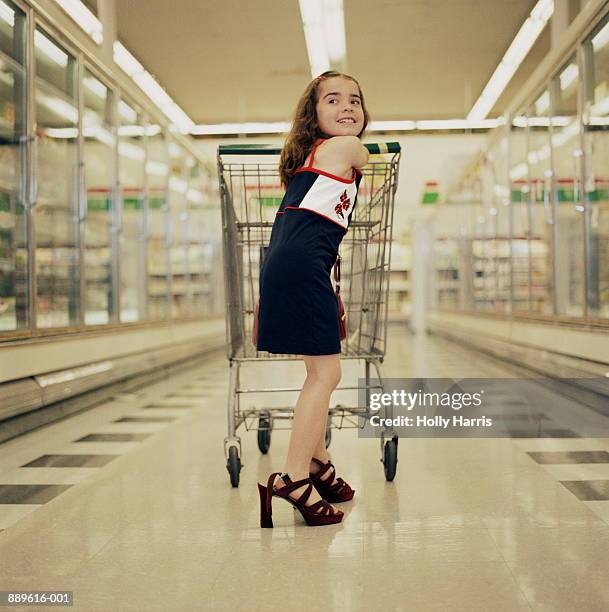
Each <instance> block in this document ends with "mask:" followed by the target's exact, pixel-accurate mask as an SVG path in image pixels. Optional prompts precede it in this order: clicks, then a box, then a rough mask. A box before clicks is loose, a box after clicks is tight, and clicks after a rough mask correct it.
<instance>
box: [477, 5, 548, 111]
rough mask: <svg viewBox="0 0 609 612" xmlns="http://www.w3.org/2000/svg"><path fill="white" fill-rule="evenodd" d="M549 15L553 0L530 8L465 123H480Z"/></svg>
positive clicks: (539, 32) (529, 48)
mask: <svg viewBox="0 0 609 612" xmlns="http://www.w3.org/2000/svg"><path fill="white" fill-rule="evenodd" d="M553 12H554V1H553V0H539V2H537V4H536V5H535V6H534V7H533V10H532V11H531V14H530V15H529V16H528V17H527V19H526V21H525V22H524V23H523V24H522V27H521V28H520V30H518V33H517V34H516V36H515V38H514V40H513V41H512V43H511V44H510V46H509V47H508V50H507V51H506V52H505V55H504V56H503V58H502V60H501V62H499V65H498V66H497V68H496V69H495V72H493V74H492V76H491V78H490V79H489V81H488V83H487V84H486V86H485V88H484V89H483V91H482V93H481V94H480V97H479V98H478V100H477V101H476V103H475V104H474V106H473V107H472V109H471V111H470V112H469V114H468V115H467V118H468V119H484V118H485V117H486V116H487V115H488V113H489V111H490V110H491V109H492V108H493V106H494V105H495V102H497V100H498V99H499V96H500V95H501V93H502V92H503V90H504V89H505V87H506V85H507V84H508V83H509V82H510V80H511V78H512V77H513V76H514V73H515V72H516V70H517V69H518V67H519V66H520V64H521V63H522V60H523V59H524V58H525V57H526V55H527V53H528V52H529V51H530V50H531V47H532V46H533V44H534V43H535V41H536V40H537V38H538V37H539V35H540V34H541V31H542V30H543V28H544V27H545V25H546V23H547V22H548V20H549V19H550V17H551V16H552V13H553Z"/></svg>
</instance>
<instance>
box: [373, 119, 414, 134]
mask: <svg viewBox="0 0 609 612" xmlns="http://www.w3.org/2000/svg"><path fill="white" fill-rule="evenodd" d="M414 129H416V122H415V121H371V122H370V123H369V124H368V127H367V128H366V130H369V131H371V132H391V131H402V130H414Z"/></svg>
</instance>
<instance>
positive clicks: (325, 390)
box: [276, 354, 341, 505]
mask: <svg viewBox="0 0 609 612" xmlns="http://www.w3.org/2000/svg"><path fill="white" fill-rule="evenodd" d="M303 360H304V362H305V365H306V368H307V377H306V379H305V382H304V384H303V386H302V391H301V392H300V395H299V396H298V401H297V402H296V408H295V410H294V422H293V425H292V432H291V434H290V444H289V447H288V455H287V458H286V462H285V468H284V472H287V473H288V474H289V475H290V478H292V480H300V479H302V478H308V477H309V469H310V464H311V457H312V456H313V454H314V452H315V451H316V449H317V447H318V445H319V440H320V438H321V439H323V437H324V435H325V431H326V421H327V418H328V406H329V405H330V396H331V395H332V391H334V389H335V388H336V386H337V385H338V383H339V381H340V377H341V370H340V357H339V355H338V354H337V355H315V356H312V355H303ZM324 450H325V447H324ZM276 482H277V480H276ZM280 483H281V481H279V482H278V483H277V484H278V485H279V487H280V486H281V484H280ZM303 491H304V486H303V487H301V488H299V489H297V490H296V491H294V492H293V493H291V494H290V495H291V497H294V498H298V497H299V496H300V495H302V492H303ZM319 499H321V498H320V496H319V493H317V491H316V490H315V489H313V491H312V492H311V496H310V497H309V499H308V500H307V505H311V504H313V503H315V502H316V501H318V500H319Z"/></svg>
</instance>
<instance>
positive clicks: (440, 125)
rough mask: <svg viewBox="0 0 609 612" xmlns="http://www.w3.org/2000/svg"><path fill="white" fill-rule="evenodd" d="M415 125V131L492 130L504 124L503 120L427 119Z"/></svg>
mask: <svg viewBox="0 0 609 612" xmlns="http://www.w3.org/2000/svg"><path fill="white" fill-rule="evenodd" d="M415 123H416V129H417V130H472V129H493V128H496V127H497V126H499V125H502V124H503V123H505V119H503V118H502V117H500V118H498V119H482V120H471V119H429V120H423V121H416V122H415Z"/></svg>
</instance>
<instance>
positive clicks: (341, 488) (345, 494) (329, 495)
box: [309, 457, 355, 504]
mask: <svg viewBox="0 0 609 612" xmlns="http://www.w3.org/2000/svg"><path fill="white" fill-rule="evenodd" d="M311 461H313V463H315V464H316V465H318V466H319V471H318V472H315V474H313V472H309V477H310V478H311V482H312V483H313V485H314V486H315V488H316V489H317V492H318V493H319V494H320V495H321V496H322V497H323V498H324V499H325V500H326V501H328V502H330V503H331V504H336V503H340V502H346V501H349V500H351V499H353V496H354V495H355V489H352V488H351V487H350V486H349V485H348V484H347V483H346V482H345V481H344V480H343V479H342V478H337V479H336V482H334V478H335V476H336V469H335V467H334V465H333V464H332V462H331V461H330V460H329V459H328V462H327V463H323V462H322V461H320V460H319V459H316V458H315V457H312V458H311ZM328 470H332V472H331V473H330V475H329V476H328V477H327V478H323V476H324V474H325V473H326V472H327V471H328ZM333 482H334V484H332V483H333Z"/></svg>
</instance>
